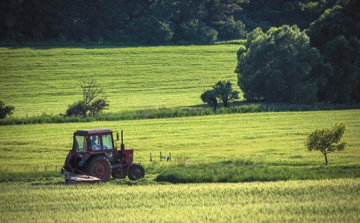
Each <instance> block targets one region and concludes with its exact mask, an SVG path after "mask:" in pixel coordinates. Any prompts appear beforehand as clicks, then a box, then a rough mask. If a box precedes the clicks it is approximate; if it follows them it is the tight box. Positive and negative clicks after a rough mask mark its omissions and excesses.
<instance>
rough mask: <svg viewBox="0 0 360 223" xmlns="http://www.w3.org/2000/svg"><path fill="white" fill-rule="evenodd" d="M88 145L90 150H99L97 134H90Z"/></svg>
mask: <svg viewBox="0 0 360 223" xmlns="http://www.w3.org/2000/svg"><path fill="white" fill-rule="evenodd" d="M90 145H91V150H93V151H96V150H101V145H100V138H99V136H97V135H94V136H90Z"/></svg>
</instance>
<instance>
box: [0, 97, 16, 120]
mask: <svg viewBox="0 0 360 223" xmlns="http://www.w3.org/2000/svg"><path fill="white" fill-rule="evenodd" d="M14 109H15V108H14V106H11V105H9V106H5V103H4V102H2V101H0V119H4V118H5V117H6V116H8V115H11V114H12V112H13V110H14Z"/></svg>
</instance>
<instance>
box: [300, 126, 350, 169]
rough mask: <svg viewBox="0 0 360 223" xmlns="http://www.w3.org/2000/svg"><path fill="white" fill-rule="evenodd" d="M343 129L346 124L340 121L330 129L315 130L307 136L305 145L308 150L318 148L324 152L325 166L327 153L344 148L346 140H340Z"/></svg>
mask: <svg viewBox="0 0 360 223" xmlns="http://www.w3.org/2000/svg"><path fill="white" fill-rule="evenodd" d="M345 130H346V126H345V125H344V124H342V123H340V124H336V125H335V127H333V128H332V129H322V130H315V131H314V132H313V133H311V134H310V135H309V136H308V138H307V140H306V142H305V145H306V147H307V148H308V149H309V150H310V151H312V150H319V151H320V152H321V153H322V154H324V156H325V165H326V166H327V165H328V159H327V154H329V153H331V152H335V151H343V150H344V149H345V148H346V142H340V140H341V138H342V136H343V135H344V133H345Z"/></svg>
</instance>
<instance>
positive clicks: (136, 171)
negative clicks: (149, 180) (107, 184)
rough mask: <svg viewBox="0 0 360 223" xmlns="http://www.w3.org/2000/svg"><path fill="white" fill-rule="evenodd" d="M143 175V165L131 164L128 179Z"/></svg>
mask: <svg viewBox="0 0 360 223" xmlns="http://www.w3.org/2000/svg"><path fill="white" fill-rule="evenodd" d="M144 176H145V170H144V167H142V166H141V165H139V164H135V165H132V166H131V167H130V170H129V179H130V180H138V179H140V178H143V177H144Z"/></svg>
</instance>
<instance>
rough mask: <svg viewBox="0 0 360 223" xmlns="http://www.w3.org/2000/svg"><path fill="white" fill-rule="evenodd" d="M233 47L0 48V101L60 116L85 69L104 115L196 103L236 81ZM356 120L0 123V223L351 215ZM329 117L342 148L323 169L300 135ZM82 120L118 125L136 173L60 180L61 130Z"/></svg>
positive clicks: (64, 148) (65, 144) (66, 145)
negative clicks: (100, 91) (103, 100)
mask: <svg viewBox="0 0 360 223" xmlns="http://www.w3.org/2000/svg"><path fill="white" fill-rule="evenodd" d="M239 47H241V45H235V44H229V45H213V46H160V47H118V48H117V47H113V46H108V47H106V46H105V47H104V46H101V47H100V46H99V47H96V46H93V47H90V46H88V47H48V48H46V47H33V48H21V47H19V48H0V61H1V62H0V79H1V85H2V88H1V91H0V100H2V101H3V102H5V103H6V104H9V105H13V106H15V113H14V116H15V117H26V116H34V115H41V114H43V113H46V114H59V113H64V112H65V110H66V109H67V105H69V104H71V103H73V102H75V101H77V100H80V99H81V91H80V83H79V81H80V80H81V79H83V78H87V77H91V78H94V79H96V80H97V81H98V82H99V83H100V84H101V86H102V87H103V88H104V90H105V93H106V94H105V95H106V96H107V97H108V99H109V100H110V110H109V111H107V112H109V113H110V112H120V111H133V110H138V109H140V110H141V109H144V110H146V109H149V108H163V107H165V108H179V107H185V108H187V107H193V106H195V107H196V106H200V105H201V106H202V102H201V100H200V98H199V97H200V94H201V93H202V92H203V91H204V90H207V89H210V88H211V86H212V85H213V84H215V82H217V81H218V80H230V81H232V83H233V84H234V88H235V89H236V88H237V85H236V74H234V73H233V71H234V69H235V65H236V52H237V50H238V49H239ZM359 117H360V110H359V109H353V110H331V111H306V112H305V111H304V112H266V113H247V114H217V115H211V116H194V117H182V118H181V117H178V118H162V119H143V120H124V121H101V122H96V121H92V122H83V123H52V124H29V125H8V126H0V164H1V165H0V191H1V192H0V222H123V221H126V222H289V221H291V222H320V221H322V222H323V221H326V222H358V221H359V220H360V215H359V213H360V209H359V207H360V202H359V200H360V199H359V198H360V196H359V191H360V180H359V178H360V118H359ZM335 123H344V124H346V126H347V132H346V135H345V136H344V139H343V140H344V141H346V142H347V143H348V148H347V149H346V150H345V151H343V152H337V153H331V154H329V156H328V159H329V166H327V167H325V166H324V164H325V160H324V156H323V155H322V154H321V153H320V152H319V151H313V152H309V151H307V149H306V148H305V146H304V141H305V139H306V137H307V136H308V135H309V134H310V133H311V132H312V131H314V130H316V129H323V128H331V127H333V126H334V124H335ZM89 128H110V129H112V130H118V131H121V130H124V143H125V146H126V147H127V148H134V161H135V162H139V163H141V164H142V165H143V166H144V167H145V171H146V176H145V178H144V179H141V180H140V181H137V182H130V181H129V180H127V179H126V180H110V181H109V182H107V183H101V184H99V185H91V186H89V185H64V184H63V181H64V178H63V176H62V175H61V174H60V169H61V166H62V165H63V163H64V160H65V157H66V155H67V153H68V150H69V149H70V148H71V145H72V134H73V132H74V131H76V130H78V129H89ZM118 146H119V145H118ZM160 152H162V154H163V155H168V154H169V153H171V156H172V161H171V162H166V161H164V160H162V161H160V159H159V155H160ZM150 153H151V154H152V156H153V161H150V160H149V158H150Z"/></svg>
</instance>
